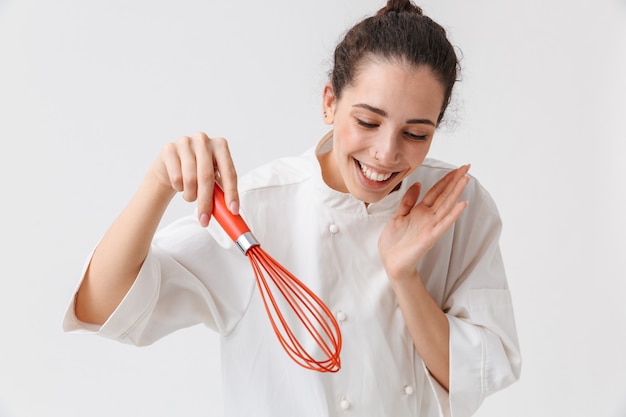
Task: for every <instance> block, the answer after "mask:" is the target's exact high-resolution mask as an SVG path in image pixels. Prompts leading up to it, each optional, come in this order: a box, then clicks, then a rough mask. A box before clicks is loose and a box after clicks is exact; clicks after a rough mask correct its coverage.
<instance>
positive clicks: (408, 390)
mask: <svg viewBox="0 0 626 417" xmlns="http://www.w3.org/2000/svg"><path fill="white" fill-rule="evenodd" d="M414 392H415V390H414V389H413V387H412V386H410V385H405V386H404V393H405V394H406V395H412V394H413V393H414Z"/></svg>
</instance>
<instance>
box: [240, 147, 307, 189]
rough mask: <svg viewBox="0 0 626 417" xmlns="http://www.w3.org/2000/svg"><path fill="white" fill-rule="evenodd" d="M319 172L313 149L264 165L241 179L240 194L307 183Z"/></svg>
mask: <svg viewBox="0 0 626 417" xmlns="http://www.w3.org/2000/svg"><path fill="white" fill-rule="evenodd" d="M317 171H319V165H318V163H317V159H316V158H315V155H314V152H313V150H312V149H310V150H308V151H306V152H304V153H303V154H301V155H299V156H293V157H284V158H279V159H275V160H273V161H271V162H268V163H266V164H263V165H261V166H259V167H257V168H255V169H253V170H251V171H249V172H248V173H246V174H245V175H243V176H241V177H240V179H239V192H240V194H249V193H254V192H256V191H261V190H267V189H272V188H282V187H285V186H290V185H298V184H302V183H304V182H306V181H307V180H309V179H310V178H311V177H313V176H314V175H316V172H317Z"/></svg>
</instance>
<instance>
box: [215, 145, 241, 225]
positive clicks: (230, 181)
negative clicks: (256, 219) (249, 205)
mask: <svg viewBox="0 0 626 417" xmlns="http://www.w3.org/2000/svg"><path fill="white" fill-rule="evenodd" d="M211 146H212V148H213V159H214V161H215V164H216V166H217V171H218V172H219V176H220V185H221V187H222V190H224V200H225V201H226V204H227V205H228V209H229V210H230V212H231V213H233V214H239V193H238V191H237V171H236V170H235V164H234V163H233V159H232V157H231V155H230V150H229V148H228V142H227V141H226V139H224V138H216V139H213V140H212V143H211Z"/></svg>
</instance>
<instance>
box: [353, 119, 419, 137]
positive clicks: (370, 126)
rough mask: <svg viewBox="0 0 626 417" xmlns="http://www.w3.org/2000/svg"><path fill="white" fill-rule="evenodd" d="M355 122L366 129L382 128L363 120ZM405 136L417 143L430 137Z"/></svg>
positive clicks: (407, 133)
mask: <svg viewBox="0 0 626 417" xmlns="http://www.w3.org/2000/svg"><path fill="white" fill-rule="evenodd" d="M355 120H356V122H357V124H358V125H359V126H363V127H364V128H367V129H374V128H377V127H378V126H380V125H378V124H376V123H367V122H364V121H363V120H361V119H356V118H355ZM404 134H405V135H406V136H407V137H408V138H409V139H411V140H415V141H420V140H426V139H428V136H427V135H415V134H413V133H411V132H404Z"/></svg>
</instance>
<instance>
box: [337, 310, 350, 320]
mask: <svg viewBox="0 0 626 417" xmlns="http://www.w3.org/2000/svg"><path fill="white" fill-rule="evenodd" d="M347 318H348V316H346V313H344V312H343V311H341V310H339V311H338V312H337V320H339V321H346V319H347Z"/></svg>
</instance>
